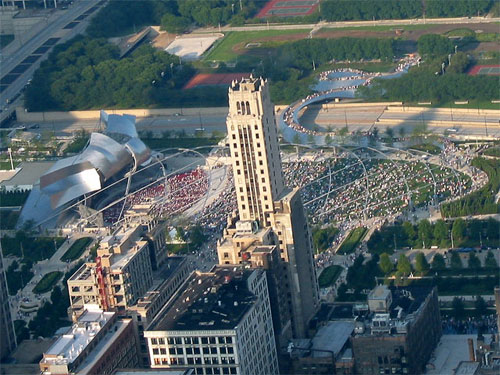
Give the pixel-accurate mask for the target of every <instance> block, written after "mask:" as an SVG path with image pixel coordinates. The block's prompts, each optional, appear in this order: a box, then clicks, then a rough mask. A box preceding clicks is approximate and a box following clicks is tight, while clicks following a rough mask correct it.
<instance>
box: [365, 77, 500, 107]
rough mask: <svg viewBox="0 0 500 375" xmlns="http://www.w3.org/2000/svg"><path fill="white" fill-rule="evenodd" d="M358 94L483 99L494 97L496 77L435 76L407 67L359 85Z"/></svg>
mask: <svg viewBox="0 0 500 375" xmlns="http://www.w3.org/2000/svg"><path fill="white" fill-rule="evenodd" d="M437 71H439V70H437ZM358 95H359V96H363V97H366V98H368V99H386V100H398V101H403V102H417V101H432V102H433V103H446V102H449V101H452V100H483V101H487V100H494V99H497V98H498V78H497V77H494V76H486V75H475V76H470V75H466V74H444V75H436V74H435V72H432V71H429V70H410V72H409V73H408V74H405V75H403V76H401V77H399V78H394V79H375V80H374V81H373V84H372V85H371V86H363V87H360V88H359V89H358Z"/></svg>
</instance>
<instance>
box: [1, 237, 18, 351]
mask: <svg viewBox="0 0 500 375" xmlns="http://www.w3.org/2000/svg"><path fill="white" fill-rule="evenodd" d="M15 347H16V335H15V333H14V324H13V321H12V316H11V313H10V303H9V290H8V287H7V275H6V272H5V269H4V264H3V254H2V248H1V245H0V359H3V358H5V357H7V356H8V355H9V354H10V353H11V352H12V351H13V350H14V348H15Z"/></svg>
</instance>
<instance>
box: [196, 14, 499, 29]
mask: <svg viewBox="0 0 500 375" xmlns="http://www.w3.org/2000/svg"><path fill="white" fill-rule="evenodd" d="M495 22H500V17H491V18H486V17H470V18H469V17H458V18H427V19H426V18H417V19H405V20H377V21H341V22H325V21H321V22H318V23H316V24H314V23H313V24H297V25H290V24H288V25H283V24H278V25H276V24H274V25H270V24H260V25H251V26H224V27H205V28H200V29H197V30H196V31H194V32H195V33H206V32H214V31H219V32H229V31H259V30H300V29H307V30H309V29H313V30H317V29H320V28H345V27H367V26H403V25H427V24H429V25H437V24H439V25H453V24H478V23H495Z"/></svg>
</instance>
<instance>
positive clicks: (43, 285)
mask: <svg viewBox="0 0 500 375" xmlns="http://www.w3.org/2000/svg"><path fill="white" fill-rule="evenodd" d="M62 276H63V273H62V272H60V271H54V272H49V273H47V274H46V275H45V276H44V277H43V278H42V279H41V280H40V281H39V282H38V284H36V286H35V288H33V293H36V294H43V293H47V292H48V291H50V290H51V289H52V288H53V287H54V285H56V284H57V282H58V281H59V279H60V278H61V277H62Z"/></svg>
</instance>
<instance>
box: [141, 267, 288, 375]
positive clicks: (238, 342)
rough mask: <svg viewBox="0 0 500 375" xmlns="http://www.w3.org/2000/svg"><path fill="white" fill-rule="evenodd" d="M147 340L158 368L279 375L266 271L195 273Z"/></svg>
mask: <svg viewBox="0 0 500 375" xmlns="http://www.w3.org/2000/svg"><path fill="white" fill-rule="evenodd" d="M144 337H146V339H147V341H148V349H149V355H150V359H151V367H152V368H179V369H184V368H194V373H195V374H203V375H212V374H238V375H240V374H241V375H243V374H248V375H252V374H277V373H278V359H277V352H276V346H275V339H274V331H273V323H272V318H271V308H270V303H269V294H268V286H267V277H266V274H265V271H264V270H261V269H246V270H244V269H242V268H241V267H215V268H214V269H213V270H212V271H211V272H207V273H202V272H199V271H195V272H193V273H192V274H191V275H190V277H189V278H188V280H187V281H186V283H185V284H184V285H183V286H182V287H181V288H180V289H179V290H178V291H177V293H176V294H175V295H174V296H173V297H172V299H171V300H170V301H169V303H168V304H167V305H166V306H165V307H164V309H163V310H162V311H161V312H160V313H159V314H158V316H157V317H156V318H155V320H154V321H153V323H152V324H151V325H150V328H149V329H148V330H147V331H145V333H144Z"/></svg>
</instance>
